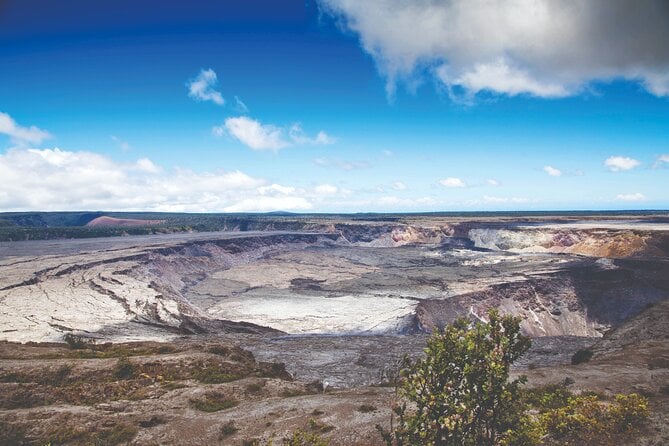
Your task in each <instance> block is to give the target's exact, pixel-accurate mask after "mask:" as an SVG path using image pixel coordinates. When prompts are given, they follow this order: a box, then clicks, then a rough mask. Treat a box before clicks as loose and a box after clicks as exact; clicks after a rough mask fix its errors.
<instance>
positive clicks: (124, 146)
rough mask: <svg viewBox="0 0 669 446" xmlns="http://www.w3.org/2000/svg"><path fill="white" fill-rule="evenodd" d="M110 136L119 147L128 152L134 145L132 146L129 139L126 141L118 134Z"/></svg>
mask: <svg viewBox="0 0 669 446" xmlns="http://www.w3.org/2000/svg"><path fill="white" fill-rule="evenodd" d="M110 138H111V139H112V141H114V142H115V143H116V144H117V145H118V148H119V149H121V150H122V151H124V152H128V151H129V150H130V149H131V148H132V147H130V144H129V143H128V141H124V140H122V139H121V138H119V137H118V136H114V135H112V136H111V137H110Z"/></svg>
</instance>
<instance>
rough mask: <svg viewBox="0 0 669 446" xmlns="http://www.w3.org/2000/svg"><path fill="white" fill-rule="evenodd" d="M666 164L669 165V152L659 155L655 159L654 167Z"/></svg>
mask: <svg viewBox="0 0 669 446" xmlns="http://www.w3.org/2000/svg"><path fill="white" fill-rule="evenodd" d="M666 166H669V154H664V155H660V156H658V157H657V159H656V160H655V163H654V164H653V168H654V169H658V168H660V167H666Z"/></svg>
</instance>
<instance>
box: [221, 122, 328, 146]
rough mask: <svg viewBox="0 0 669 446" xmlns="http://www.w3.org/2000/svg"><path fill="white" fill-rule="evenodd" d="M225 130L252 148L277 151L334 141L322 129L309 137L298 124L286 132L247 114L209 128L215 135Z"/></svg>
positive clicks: (222, 133) (223, 133) (223, 132)
mask: <svg viewBox="0 0 669 446" xmlns="http://www.w3.org/2000/svg"><path fill="white" fill-rule="evenodd" d="M226 131H227V133H228V134H230V135H231V136H232V137H233V138H235V139H237V140H239V141H240V142H241V143H242V144H244V145H246V146H248V147H249V148H251V149H253V150H273V151H278V150H280V149H283V148H285V147H289V146H293V145H321V144H333V143H334V142H335V139H334V138H332V137H331V136H329V135H328V134H327V133H325V132H323V131H320V132H318V134H317V135H316V136H314V137H310V136H308V135H307V134H306V133H304V130H302V127H301V126H300V125H299V124H293V125H292V126H291V127H290V129H288V131H287V132H286V131H285V130H284V129H283V128H281V127H277V126H275V125H271V124H263V123H261V122H260V121H257V120H255V119H252V118H249V117H247V116H238V117H235V118H228V119H226V120H225V122H224V124H223V125H221V126H216V127H214V128H212V129H211V132H212V133H213V134H214V135H215V136H223V135H225V133H226ZM286 134H287V135H286Z"/></svg>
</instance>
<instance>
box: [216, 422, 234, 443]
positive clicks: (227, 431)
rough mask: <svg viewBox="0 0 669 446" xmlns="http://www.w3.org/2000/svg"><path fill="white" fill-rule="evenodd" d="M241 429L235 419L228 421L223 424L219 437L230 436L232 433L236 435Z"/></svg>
mask: <svg viewBox="0 0 669 446" xmlns="http://www.w3.org/2000/svg"><path fill="white" fill-rule="evenodd" d="M238 431H239V429H238V428H237V426H235V422H234V421H228V422H227V423H225V424H224V425H223V426H221V431H220V435H219V438H220V439H222V438H224V437H229V436H230V435H234V434H236V433H237V432H238Z"/></svg>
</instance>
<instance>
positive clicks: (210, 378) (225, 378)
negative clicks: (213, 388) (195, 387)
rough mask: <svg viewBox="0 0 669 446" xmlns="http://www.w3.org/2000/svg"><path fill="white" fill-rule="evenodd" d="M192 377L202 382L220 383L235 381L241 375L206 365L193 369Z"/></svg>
mask: <svg viewBox="0 0 669 446" xmlns="http://www.w3.org/2000/svg"><path fill="white" fill-rule="evenodd" d="M193 378H195V379H196V380H198V381H199V382H201V383H202V384H222V383H228V382H231V381H236V380H238V379H240V378H241V376H239V375H237V374H234V373H226V372H224V371H223V370H221V369H220V368H218V367H216V366H215V365H208V366H206V367H202V368H199V369H197V370H195V372H194V373H193Z"/></svg>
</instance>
